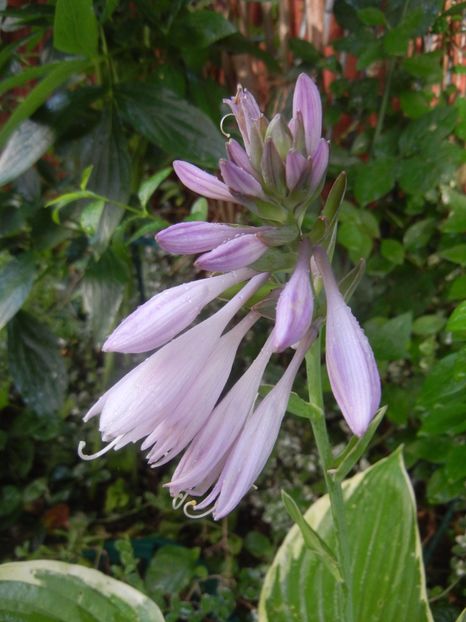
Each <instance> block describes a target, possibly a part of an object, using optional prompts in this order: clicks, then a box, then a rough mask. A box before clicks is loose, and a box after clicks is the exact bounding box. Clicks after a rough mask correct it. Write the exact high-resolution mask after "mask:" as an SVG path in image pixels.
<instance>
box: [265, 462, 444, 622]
mask: <svg viewBox="0 0 466 622" xmlns="http://www.w3.org/2000/svg"><path fill="white" fill-rule="evenodd" d="M344 496H345V505H346V519H347V523H348V535H349V542H350V553H351V558H352V573H353V601H354V603H355V620H360V621H361V622H362V621H364V622H366V621H367V622H369V621H370V622H400V621H401V620H413V621H414V620H416V622H433V618H432V615H431V613H430V610H429V607H428V604H427V594H426V588H425V578H424V570H423V567H422V555H421V543H420V539H419V534H418V530H417V523H416V506H415V499H414V494H413V490H412V487H411V483H410V481H409V477H408V474H407V472H406V470H405V467H404V464H403V459H402V456H401V453H400V452H399V451H396V452H395V453H394V454H392V455H391V456H389V457H388V458H386V459H384V460H381V461H380V462H378V463H376V464H375V465H374V466H372V467H371V468H369V469H367V470H366V471H364V472H363V473H360V474H358V475H355V476H354V477H353V478H351V479H350V480H348V481H347V482H345V484H344ZM305 519H306V521H307V522H308V523H309V525H310V526H311V527H312V529H314V531H316V532H317V533H318V534H319V536H320V537H321V538H322V539H323V540H324V541H325V542H326V543H327V545H328V546H329V547H330V548H334V547H335V546H336V542H335V533H334V529H333V521H332V517H331V512H330V507H329V500H328V496H324V497H322V498H321V499H319V500H318V501H317V502H316V503H314V504H313V505H312V506H311V508H310V509H309V510H308V512H307V513H306V514H305ZM400 560H403V563H400ZM339 590H340V587H339V585H338V583H337V582H336V581H335V578H334V577H333V576H332V574H331V573H330V572H329V570H328V569H327V568H326V566H324V565H323V564H322V562H321V561H320V560H319V559H318V558H316V556H314V555H312V554H310V553H309V551H308V550H307V548H306V547H305V545H304V541H303V536H302V534H301V532H300V531H299V529H298V527H296V526H295V527H293V528H292V529H291V531H290V532H289V534H288V536H287V537H286V539H285V541H284V543H283V544H282V546H281V548H280V549H279V551H278V554H277V556H276V558H275V560H274V563H273V565H272V567H271V568H270V570H269V572H268V573H267V576H266V578H265V582H264V587H263V590H262V594H261V599H260V604H259V621H260V622H291V621H292V620H296V622H298V621H299V622H330V621H333V620H335V621H336V620H343V619H344V616H342V614H341V612H340V610H339V606H338V602H339Z"/></svg>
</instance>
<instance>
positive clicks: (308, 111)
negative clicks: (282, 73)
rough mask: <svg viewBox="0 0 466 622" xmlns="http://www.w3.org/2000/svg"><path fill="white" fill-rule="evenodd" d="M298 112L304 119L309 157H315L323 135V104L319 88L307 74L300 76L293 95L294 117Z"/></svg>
mask: <svg viewBox="0 0 466 622" xmlns="http://www.w3.org/2000/svg"><path fill="white" fill-rule="evenodd" d="M298 112H300V113H301V115H302V119H303V125H304V137H305V143H306V151H307V155H310V156H313V155H314V152H315V150H316V149H317V145H318V142H319V139H320V137H321V134H322V103H321V101H320V94H319V90H318V88H317V86H316V85H315V83H314V81H313V80H312V79H311V78H310V77H309V76H307V75H306V74H305V73H301V74H300V75H299V76H298V80H297V81H296V86H295V90H294V94H293V117H296V115H297V113H298ZM292 128H293V126H292ZM292 131H293V129H292Z"/></svg>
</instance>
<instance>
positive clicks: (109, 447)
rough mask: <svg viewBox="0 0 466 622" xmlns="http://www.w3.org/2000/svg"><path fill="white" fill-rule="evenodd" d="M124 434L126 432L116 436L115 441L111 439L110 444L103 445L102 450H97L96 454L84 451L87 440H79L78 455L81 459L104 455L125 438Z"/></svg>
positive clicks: (92, 458) (91, 458)
mask: <svg viewBox="0 0 466 622" xmlns="http://www.w3.org/2000/svg"><path fill="white" fill-rule="evenodd" d="M123 436H124V434H120V436H117V437H116V438H114V439H113V441H111V442H110V443H109V444H108V445H106V446H105V447H103V448H102V449H101V450H100V451H97V452H96V453H95V454H89V455H88V454H85V453H83V449H84V447H85V446H86V441H79V444H78V456H79V457H80V458H81V460H95V459H96V458H100V456H103V455H104V454H106V453H107V452H108V451H110V449H112V447H115V445H116V444H117V443H118V442H119V441H120V440H121V439H122V438H123Z"/></svg>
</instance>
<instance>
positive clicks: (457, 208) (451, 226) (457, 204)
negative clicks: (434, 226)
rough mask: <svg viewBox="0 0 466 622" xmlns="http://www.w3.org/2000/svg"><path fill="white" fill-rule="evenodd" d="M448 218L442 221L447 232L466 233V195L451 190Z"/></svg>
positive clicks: (442, 226)
mask: <svg viewBox="0 0 466 622" xmlns="http://www.w3.org/2000/svg"><path fill="white" fill-rule="evenodd" d="M447 201H448V202H447V206H448V208H449V214H448V218H447V219H446V220H445V221H444V222H443V223H442V225H441V229H442V231H444V232H445V233H464V232H465V231H466V196H465V195H464V194H460V193H459V192H455V191H453V190H449V191H448V193H447Z"/></svg>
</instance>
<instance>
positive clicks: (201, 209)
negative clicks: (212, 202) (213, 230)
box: [185, 197, 209, 221]
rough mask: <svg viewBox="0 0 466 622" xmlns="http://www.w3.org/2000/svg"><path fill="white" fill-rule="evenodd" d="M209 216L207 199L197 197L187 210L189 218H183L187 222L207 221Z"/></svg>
mask: <svg viewBox="0 0 466 622" xmlns="http://www.w3.org/2000/svg"><path fill="white" fill-rule="evenodd" d="M208 215H209V203H208V202H207V199H205V198H204V197H199V198H198V199H196V200H195V201H194V203H193V204H192V207H191V209H190V210H189V216H187V217H186V218H185V220H187V221H193V220H203V221H205V220H207V217H208Z"/></svg>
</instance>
